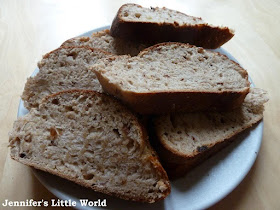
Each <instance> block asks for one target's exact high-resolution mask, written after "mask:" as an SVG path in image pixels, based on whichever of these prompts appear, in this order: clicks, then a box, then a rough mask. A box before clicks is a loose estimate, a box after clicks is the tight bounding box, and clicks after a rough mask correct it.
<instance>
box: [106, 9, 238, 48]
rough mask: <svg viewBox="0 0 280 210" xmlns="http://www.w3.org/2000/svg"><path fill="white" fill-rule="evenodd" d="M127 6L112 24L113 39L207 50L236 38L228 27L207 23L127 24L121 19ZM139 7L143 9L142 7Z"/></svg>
mask: <svg viewBox="0 0 280 210" xmlns="http://www.w3.org/2000/svg"><path fill="white" fill-rule="evenodd" d="M126 5H127V4H125V5H123V6H122V7H120V9H119V11H118V13H117V15H116V17H115V18H114V20H113V22H112V25H111V29H110V33H111V35H112V36H113V37H119V38H123V39H129V40H135V41H139V42H148V43H160V42H167V41H176V42H184V43H190V44H193V45H196V46H200V47H204V48H207V49H216V48H218V47H220V46H222V45H223V44H224V43H226V42H227V41H229V40H230V39H231V38H232V37H233V36H234V34H233V31H232V30H231V29H229V28H227V27H215V26H210V25H208V24H206V23H205V24H198V25H194V26H191V25H183V26H179V25H178V23H175V22H174V23H172V24H171V23H165V22H164V23H150V22H126V21H124V20H122V18H121V17H120V11H121V10H122V9H123V7H124V6H126ZM137 6H138V7H141V6H140V5H137ZM181 14H183V13H181ZM184 15H185V14H184Z"/></svg>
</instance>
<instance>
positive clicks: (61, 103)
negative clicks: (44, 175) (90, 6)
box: [9, 90, 170, 203]
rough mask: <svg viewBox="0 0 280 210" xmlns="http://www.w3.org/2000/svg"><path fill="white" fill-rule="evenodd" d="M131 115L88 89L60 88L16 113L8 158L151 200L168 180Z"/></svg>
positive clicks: (119, 193) (115, 192) (96, 187)
mask: <svg viewBox="0 0 280 210" xmlns="http://www.w3.org/2000/svg"><path fill="white" fill-rule="evenodd" d="M146 140H147V139H146V137H145V135H144V133H143V128H142V127H141V126H140V124H139V122H138V120H137V118H136V117H135V116H134V115H133V114H131V113H130V112H129V111H127V109H126V108H125V107H124V106H122V105H121V104H120V103H119V102H117V101H116V100H114V99H112V98H111V97H109V96H106V95H103V94H99V93H96V92H93V91H82V90H72V91H64V92H61V93H58V94H54V95H52V96H49V97H47V98H45V99H44V100H43V101H42V103H41V104H40V106H39V109H38V110H37V109H31V110H30V112H29V113H28V114H27V115H25V116H23V117H21V118H19V119H18V120H17V121H16V122H15V123H14V127H13V130H12V131H11V133H10V139H9V141H10V147H11V157H12V158H13V159H15V160H17V161H19V162H21V163H24V164H26V165H29V166H34V167H35V168H38V169H41V170H44V171H47V172H50V173H53V174H56V175H58V176H61V177H64V178H67V179H69V180H72V181H74V182H76V183H78V184H81V185H83V186H86V187H90V188H92V189H94V190H97V191H100V192H103V193H107V194H110V195H115V196H118V197H120V198H123V199H129V200H136V201H143V202H151V203H152V202H155V201H157V200H160V199H163V198H165V197H166V196H167V195H168V194H169V192H170V183H169V181H168V178H167V175H166V173H165V171H164V170H163V168H162V166H161V165H160V163H159V161H158V159H157V157H156V156H155V154H154V152H153V151H152V150H151V149H150V147H149V145H148V144H147V141H146Z"/></svg>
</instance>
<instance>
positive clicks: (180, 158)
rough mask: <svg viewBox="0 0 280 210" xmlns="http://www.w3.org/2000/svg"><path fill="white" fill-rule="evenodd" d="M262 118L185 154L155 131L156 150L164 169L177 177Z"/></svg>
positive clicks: (172, 176)
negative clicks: (169, 144)
mask: <svg viewBox="0 0 280 210" xmlns="http://www.w3.org/2000/svg"><path fill="white" fill-rule="evenodd" d="M261 119H262V117H260V118H258V119H256V120H255V121H254V122H252V124H248V125H247V126H244V127H242V128H241V129H240V130H238V131H236V132H235V133H234V134H232V135H231V136H227V137H226V138H225V139H221V140H220V141H218V142H215V143H212V144H209V145H203V146H201V147H203V149H202V150H201V151H198V150H196V151H194V152H193V153H192V154H183V153H181V152H179V151H177V150H175V149H174V148H171V147H169V146H168V145H167V144H166V143H165V142H164V140H163V139H162V138H161V137H160V134H159V133H158V132H157V131H155V138H156V141H157V142H158V145H157V148H156V151H157V152H158V155H159V157H160V160H161V163H162V165H163V167H164V169H165V170H166V171H167V174H168V176H169V178H170V179H176V178H179V177H182V176H184V175H185V174H186V173H187V172H189V171H190V170H191V169H193V168H194V167H196V166H197V165H199V164H200V163H202V162H203V161H205V160H207V159H208V158H209V157H211V156H212V155H214V154H216V153H217V152H218V151H220V150H221V149H223V148H225V147H226V146H228V145H229V144H230V143H231V142H233V141H234V140H236V139H237V137H238V136H240V135H241V134H242V133H243V132H244V131H246V130H247V129H249V128H251V127H252V126H254V125H255V124H257V123H258V122H260V121H261ZM154 128H155V130H156V125H154Z"/></svg>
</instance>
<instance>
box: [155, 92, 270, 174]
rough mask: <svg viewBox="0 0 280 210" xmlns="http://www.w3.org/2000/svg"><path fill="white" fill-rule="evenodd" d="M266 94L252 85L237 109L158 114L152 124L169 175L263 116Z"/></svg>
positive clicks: (181, 171) (182, 171)
mask: <svg viewBox="0 0 280 210" xmlns="http://www.w3.org/2000/svg"><path fill="white" fill-rule="evenodd" d="M267 101H268V98H267V94H266V92H265V91H263V90H261V89H256V88H252V89H251V91H250V93H249V94H248V95H247V97H246V98H245V101H244V103H243V105H242V106H241V107H240V108H239V109H235V110H233V111H231V112H204V113H202V112H196V113H184V114H183V113H181V114H172V115H164V116H158V117H155V118H154V121H153V125H154V129H155V134H156V138H157V139H158V142H159V145H157V146H156V148H157V150H158V154H159V156H160V158H161V160H162V163H163V166H164V167H165V169H166V170H167V173H168V175H169V176H170V177H171V178H174V177H179V176H182V175H184V174H185V173H186V172H188V171H189V170H190V169H191V168H193V167H194V166H196V165H198V164H199V163H201V162H202V161H204V160H205V159H207V158H208V157H209V156H210V155H212V154H214V153H216V152H217V151H219V150H220V149H222V148H223V147H225V146H226V145H228V144H229V143H230V142H231V141H233V140H234V139H235V137H236V135H237V134H239V133H241V132H242V131H244V130H246V129H248V128H250V127H251V126H253V125H254V124H256V123H257V122H259V121H260V120H261V119H262V118H263V111H264V106H263V104H264V103H265V102H267Z"/></svg>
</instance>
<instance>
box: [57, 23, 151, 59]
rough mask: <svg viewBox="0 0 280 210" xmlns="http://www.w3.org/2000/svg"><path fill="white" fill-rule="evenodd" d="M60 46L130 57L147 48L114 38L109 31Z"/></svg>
mask: <svg viewBox="0 0 280 210" xmlns="http://www.w3.org/2000/svg"><path fill="white" fill-rule="evenodd" d="M61 46H89V47H92V48H98V49H102V50H105V51H107V52H110V53H112V54H115V55H126V54H129V55H131V56H135V55H137V54H138V53H139V52H140V51H141V50H143V49H144V48H146V47H147V45H145V44H141V43H138V42H133V41H129V40H123V39H120V38H114V37H112V36H111V35H110V31H109V30H108V29H105V30H103V31H99V32H95V33H93V34H92V35H91V37H86V36H83V37H75V38H72V39H69V40H67V41H65V42H64V43H63V44H62V45H61Z"/></svg>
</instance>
